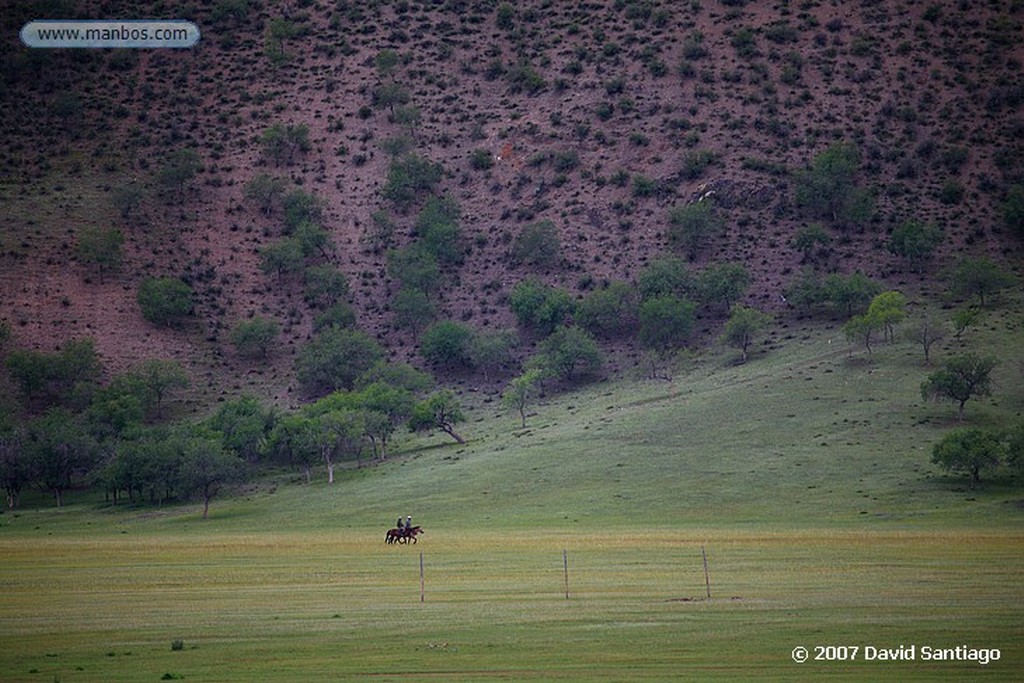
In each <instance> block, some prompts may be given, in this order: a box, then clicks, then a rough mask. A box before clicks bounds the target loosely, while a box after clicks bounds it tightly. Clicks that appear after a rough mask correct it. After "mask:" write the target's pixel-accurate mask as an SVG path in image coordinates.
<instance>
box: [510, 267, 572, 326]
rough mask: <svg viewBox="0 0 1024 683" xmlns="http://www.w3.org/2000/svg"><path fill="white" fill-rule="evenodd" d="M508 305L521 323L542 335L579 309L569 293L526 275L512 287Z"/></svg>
mask: <svg viewBox="0 0 1024 683" xmlns="http://www.w3.org/2000/svg"><path fill="white" fill-rule="evenodd" d="M509 306H510V307H511V308H512V312H513V313H515V315H516V318H517V319H518V320H519V322H520V324H522V325H525V326H526V327H531V328H533V329H535V330H537V331H538V332H540V333H541V334H550V333H551V332H552V331H553V330H554V329H555V328H556V327H558V326H559V325H561V324H562V323H563V322H564V321H565V320H566V319H568V318H569V316H571V315H572V314H573V312H574V311H575V310H576V304H575V302H573V300H572V297H570V296H569V293H568V292H566V291H565V290H564V289H559V288H557V287H551V286H549V285H546V284H544V283H543V282H541V281H540V280H537V279H536V278H527V279H525V280H523V281H521V282H519V283H518V284H517V285H516V286H515V287H513V288H512V292H511V293H510V294H509Z"/></svg>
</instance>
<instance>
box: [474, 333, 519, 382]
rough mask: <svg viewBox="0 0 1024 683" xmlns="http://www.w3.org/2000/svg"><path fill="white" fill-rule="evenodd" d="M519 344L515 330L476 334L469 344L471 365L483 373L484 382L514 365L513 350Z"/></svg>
mask: <svg viewBox="0 0 1024 683" xmlns="http://www.w3.org/2000/svg"><path fill="white" fill-rule="evenodd" d="M518 342H519V336H518V335H517V334H516V333H515V331H513V330H494V331H491V332H476V333H474V334H473V338H472V339H471V340H470V343H469V361H470V365H472V366H473V367H474V368H476V369H478V370H479V371H481V372H483V374H484V380H485V381H486V380H489V379H490V377H491V373H494V372H499V371H501V370H503V369H505V368H507V367H509V366H510V365H511V364H512V349H514V348H515V346H516V344H518Z"/></svg>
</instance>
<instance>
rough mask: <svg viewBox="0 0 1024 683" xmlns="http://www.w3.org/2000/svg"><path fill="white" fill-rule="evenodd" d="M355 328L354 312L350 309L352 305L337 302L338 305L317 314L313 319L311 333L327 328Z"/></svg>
mask: <svg viewBox="0 0 1024 683" xmlns="http://www.w3.org/2000/svg"><path fill="white" fill-rule="evenodd" d="M355 326H356V312H355V309H354V308H352V305H351V304H349V303H347V302H345V301H339V302H338V303H336V304H334V305H333V306H330V307H329V308H327V309H326V310H324V311H323V312H322V313H319V314H317V316H316V317H315V318H314V319H313V331H314V332H319V331H321V330H323V329H325V328H328V327H339V328H346V327H355Z"/></svg>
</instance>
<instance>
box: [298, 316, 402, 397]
mask: <svg viewBox="0 0 1024 683" xmlns="http://www.w3.org/2000/svg"><path fill="white" fill-rule="evenodd" d="M383 357H384V351H383V349H381V347H380V345H379V344H378V343H377V342H376V341H374V340H373V339H372V338H371V337H370V336H369V335H367V334H366V333H365V332H361V331H359V330H350V329H339V328H336V327H331V328H328V329H325V330H322V331H321V332H319V333H318V334H317V335H316V336H315V337H313V339H312V340H311V341H310V342H309V343H308V344H306V346H304V347H303V348H302V350H301V351H299V355H298V358H297V359H296V361H295V369H296V374H297V376H298V380H299V384H300V385H302V388H303V390H304V391H305V392H306V393H307V394H312V395H323V394H326V393H329V392H332V391H335V390H337V389H350V388H352V386H353V384H354V383H355V381H356V379H357V378H359V376H360V375H362V374H363V373H365V372H366V371H367V370H369V369H370V368H371V367H373V365H374V364H375V363H376V362H377V361H378V360H380V359H382V358H383Z"/></svg>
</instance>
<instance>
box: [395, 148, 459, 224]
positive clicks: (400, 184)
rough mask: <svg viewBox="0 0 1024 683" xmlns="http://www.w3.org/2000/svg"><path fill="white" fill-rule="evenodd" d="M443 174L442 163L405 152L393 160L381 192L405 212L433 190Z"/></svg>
mask: <svg viewBox="0 0 1024 683" xmlns="http://www.w3.org/2000/svg"><path fill="white" fill-rule="evenodd" d="M443 174H444V169H443V167H442V166H441V165H440V164H437V163H434V162H432V161H430V160H428V159H424V158H423V157H420V156H418V155H416V154H405V155H403V156H400V157H398V158H396V159H394V160H392V162H391V165H390V166H389V167H388V175H387V180H386V182H385V183H384V188H383V190H382V191H381V192H382V194H383V196H384V199H386V200H388V201H389V202H391V203H392V204H394V205H395V208H397V209H398V210H399V211H403V212H404V211H407V210H408V209H409V207H410V206H411V205H412V203H413V202H414V201H416V199H417V198H419V197H420V196H422V195H425V194H429V193H430V192H433V190H434V187H435V186H436V185H437V184H438V183H439V182H440V181H441V177H442V175H443Z"/></svg>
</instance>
